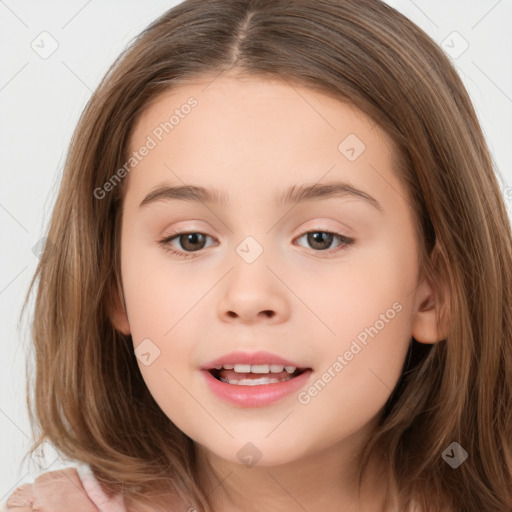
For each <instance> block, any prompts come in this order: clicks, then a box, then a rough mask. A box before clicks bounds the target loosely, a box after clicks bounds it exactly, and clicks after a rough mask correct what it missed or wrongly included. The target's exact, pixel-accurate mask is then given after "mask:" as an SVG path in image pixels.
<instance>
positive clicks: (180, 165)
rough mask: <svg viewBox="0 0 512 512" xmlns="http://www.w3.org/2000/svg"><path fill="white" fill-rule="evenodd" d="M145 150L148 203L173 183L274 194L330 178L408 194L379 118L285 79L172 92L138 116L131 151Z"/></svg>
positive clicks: (136, 180) (142, 186)
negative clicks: (154, 191) (151, 192)
mask: <svg viewBox="0 0 512 512" xmlns="http://www.w3.org/2000/svg"><path fill="white" fill-rule="evenodd" d="M145 145H146V146H148V147H149V146H150V145H151V149H150V150H149V151H145V153H146V155H145V156H144V157H143V158H142V159H140V161H137V162H136V165H135V166H133V171H132V172H130V178H129V181H130V183H131V184H130V187H129V188H132V192H133V191H135V192H137V193H138V196H139V198H140V194H142V191H145V192H146V193H147V191H148V189H149V188H151V187H152V186H154V185H156V184H158V183H161V182H163V181H169V182H174V183H177V184H189V183H193V184H204V185H209V184H217V185H219V184H220V185H224V186H221V187H219V188H222V189H229V188H230V187H231V186H232V185H233V186H236V187H237V188H238V190H239V191H240V190H241V189H245V190H246V191H247V192H248V193H249V192H250V191H251V190H253V191H256V190H259V191H263V190H264V191H265V193H266V195H268V194H270V193H271V191H272V197H274V196H275V193H274V191H275V190H276V189H282V188H284V187H285V185H286V184H288V185H293V184H295V183H304V182H311V181H321V180H324V179H325V180H326V181H332V180H339V179H343V180H344V181H349V182H350V183H352V184H354V185H356V183H359V184H362V183H363V182H366V188H367V189H368V190H369V191H371V189H372V188H373V192H374V193H375V194H377V195H378V193H377V190H376V187H381V188H382V184H383V183H384V181H388V183H390V185H391V188H395V193H396V190H397V187H398V188H400V184H399V183H398V182H397V181H396V178H395V177H394V176H393V164H394V162H393V156H394V146H393V144H392V141H391V139H390V138H389V137H388V136H387V134H386V133H385V132H384V131H383V130H381V129H380V128H379V126H378V125H376V123H375V122H374V121H373V120H372V119H371V118H369V117H368V116H366V115H365V114H364V113H363V112H361V111H360V110H359V109H357V108H356V107H355V106H353V105H351V104H350V103H347V102H342V101H340V100H337V99H335V98H333V97H330V96H328V95H325V94H322V93H319V92H315V91H312V90H310V89H307V88H304V87H300V86H297V85H292V84H288V83H286V82H284V81H279V80H270V79H263V78H239V77H233V76H219V77H217V78H215V77H210V78H205V79H202V80H198V81H195V82H191V83H188V84H182V85H179V86H178V87H176V88H175V89H173V90H170V91H166V92H165V93H162V94H161V95H160V96H159V97H157V98H155V99H154V100H153V101H152V102H151V104H149V105H148V106H147V107H146V109H145V110H144V111H143V113H142V114H141V115H140V116H139V118H138V119H137V122H136V124H135V125H134V129H133V131H132V137H131V139H130V144H129V153H130V154H132V153H133V152H137V151H139V150H140V149H141V148H142V147H143V146H145ZM376 173H377V174H376ZM372 175H373V176H372ZM379 175H380V178H379ZM371 178H372V179H371ZM376 179H377V180H379V183H378V184H377V183H376V182H375V180H376ZM383 179H384V181H383ZM393 181H394V183H393ZM180 182H181V183H180ZM285 182H286V183H285ZM372 182H373V184H372ZM388 188H389V187H388ZM139 192H140V193H139ZM387 192H388V193H389V192H390V190H388V191H387Z"/></svg>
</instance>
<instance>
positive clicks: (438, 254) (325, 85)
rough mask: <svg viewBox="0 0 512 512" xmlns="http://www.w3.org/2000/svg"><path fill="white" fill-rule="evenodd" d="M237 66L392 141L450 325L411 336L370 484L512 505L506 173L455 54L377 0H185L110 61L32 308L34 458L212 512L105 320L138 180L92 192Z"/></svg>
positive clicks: (86, 116)
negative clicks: (422, 337)
mask: <svg viewBox="0 0 512 512" xmlns="http://www.w3.org/2000/svg"><path fill="white" fill-rule="evenodd" d="M227 70H234V71H237V72H240V73H245V74H248V75H252V76H257V77H273V78H279V79H281V80H283V81H286V82H288V83H290V84H292V83H293V84H299V85H302V86H305V87H308V88H310V89H312V90H315V91H319V92H323V93H326V94H329V95H331V96H333V97H335V98H338V99H339V100H341V101H348V102H350V103H351V104H353V105H355V106H356V107H358V108H359V109H360V110H361V111H363V112H364V113H365V114H367V115H368V116H370V117H371V118H372V119H373V120H374V121H375V122H376V123H378V125H379V126H380V127H382V128H383V129H384V130H385V131H386V132H387V134H388V135H389V136H390V137H391V138H392V140H393V141H394V143H395V144H396V147H397V155H396V156H397V162H396V163H397V165H396V172H397V174H398V175H399V176H400V178H401V179H402V180H403V181H404V183H406V185H407V189H408V191H409V194H410V198H411V205H412V206H413V208H414V215H415V219H416V223H417V232H418V236H419V240H420V243H421V248H422V259H421V271H422V275H424V276H426V277H427V278H428V279H429V281H430V282H431V283H432V285H433V287H434V289H435V292H436V301H437V302H438V304H439V305H440V306H442V308H443V309H445V310H446V311H450V314H451V324H450V325H451V329H450V332H449V334H448V336H447V337H446V338H445V339H443V340H441V341H440V342H438V343H435V344H432V345H424V344H420V343H418V342H416V340H414V339H412V340H411V346H410V349H409V354H408V357H407V358H406V361H405V363H404V369H403V373H402V376H401V378H400V380H399V382H398V384H397V386H396V388H395V389H394V392H393V393H392V395H391V396H390V398H389V400H388V402H387V403H386V407H385V408H384V410H383V413H382V418H381V419H380V423H379V426H378V428H377V430H376V432H375V434H374V435H373V436H372V438H371V441H370V442H369V444H368V445H367V446H366V447H365V451H364V453H363V454H362V459H361V473H360V475H362V474H363V471H364V468H365V467H366V466H367V463H368V461H369V460H371V459H372V458H373V457H375V456H376V455H377V454H380V455H381V456H382V457H384V459H385V461H386V466H387V474H388V478H389V485H390V488H392V489H395V490H396V491H397V492H398V493H399V496H400V499H401V502H400V505H401V507H402V508H403V510H405V509H406V508H407V507H408V506H410V505H411V503H412V500H414V501H415V502H416V503H417V504H418V505H419V506H420V507H421V509H422V510H452V511H453V510H461V511H462V510H463V511H465V512H472V511H474V512H477V511H478V512H481V511H483V510H485V511H486V512H491V511H500V512H501V511H505V510H510V509H511V508H512V497H511V496H512V489H511V487H512V451H511V447H512V243H511V242H512V236H511V229H510V221H509V218H508V215H507V211H506V208H505V205H504V201H503V199H502V194H501V191H500V185H499V183H498V181H497V174H498V170H497V169H493V164H492V160H491V157H490V154H489V150H488V147H487V145H486V142H485V140H484V136H483V134H482V130H481V128H480V126H479V123H478V119H477V116H476V114H475V111H474V108H473V106H472V104H471V101H470V98H469V97H468V94H467V91H466V90H465V88H464V86H463V83H462V81H461V79H460V77H459V76H458V74H457V72H456V71H455V69H454V67H453V65H452V64H451V62H450V61H449V59H448V58H447V57H446V56H445V55H444V53H443V52H442V51H441V49H440V48H439V47H438V46H437V45H436V44H435V42H434V41H433V40H432V39H431V38H430V37H428V36H427V35H426V34H425V33H424V32H423V31H422V30H421V29H420V28H418V27H417V26H416V25H415V24H414V23H412V22H411V21H410V20H408V19H407V18H406V17H404V16H403V15H401V14H400V13H399V12H397V11H396V10H394V9H392V8H391V7H389V6H388V5H386V4H385V3H383V2H381V1H379V0H315V1H308V0H209V1H208V2H204V1H202V0H186V1H184V2H183V3H181V4H179V5H177V6H176V7H174V8H172V9H170V10H169V11H167V12H166V13H165V14H164V15H162V16H161V17H160V18H158V19H157V20H156V21H154V22H153V23H152V24H151V25H150V26H149V27H147V28H146V29H145V30H144V31H143V32H142V33H141V34H140V35H139V36H138V37H137V38H135V40H134V41H132V43H131V44H130V46H129V47H128V48H127V49H126V50H125V51H124V52H123V53H122V54H121V55H120V56H119V57H118V59H117V60H116V61H115V62H114V64H113V65H112V66H111V68H110V69H109V70H108V72H107V74H106V76H105V77H104V79H103V80H102V82H101V83H100V85H99V86H98V88H97V89H96V91H95V92H94V94H93V95H92V97H91V98H90V100H89V102H88V104H87V106H86V108H85V110H84V112H83V114H82V116H81V118H80V121H79V123H78V126H77V128H76V130H75V132H74V135H73V138H72V141H71V144H70V149H69V153H68V155H67V159H66V163H65V169H64V174H63V178H62V183H61V187H60V191H59V195H58V198H57V201H56V204H55V208H54V211H53V215H52V218H51V222H50V225H49V230H48V233H47V238H48V241H49V243H47V246H46V248H45V250H44V252H43V254H42V258H41V260H40V262H39V265H38V267H37V270H36V273H35V275H34V277H33V279H32V282H31V284H30V288H29V290H28V292H27V297H26V299H25V303H24V306H23V310H24V309H25V308H26V304H27V299H28V296H29V294H30V291H31V290H32V288H33V286H34V283H35V281H36V279H37V278H39V286H38V290H37V298H36V303H35V311H34V319H33V323H32V337H33V342H34V349H35V379H34V382H33V384H32V383H31V382H30V378H29V383H28V384H29V389H33V390H34V395H33V396H31V393H29V395H28V397H27V404H28V407H29V413H30V419H31V422H32V425H33V434H34V438H35V442H34V445H33V446H32V448H31V452H30V453H32V451H34V450H35V449H36V447H37V446H38V445H39V444H40V443H41V442H42V441H43V440H45V439H47V440H49V441H51V443H52V444H53V445H54V446H55V447H56V448H57V449H58V450H59V451H60V452H61V453H62V454H64V455H65V456H67V457H70V458H72V459H74V460H78V461H82V462H85V463H88V464H89V465H90V466H91V468H92V470H93V472H94V474H95V476H96V478H98V479H99V480H100V481H101V482H102V484H103V485H104V488H105V490H106V491H107V492H108V493H117V492H122V493H123V494H124V496H125V499H127V500H128V502H130V503H131V502H132V500H133V502H135V500H139V501H138V503H146V504H153V505H155V504H156V505H161V506H162V507H165V503H166V501H165V499H164V495H165V493H166V492H167V491H168V492H169V493H172V492H175V493H176V492H177V493H179V494H180V495H181V496H182V497H185V498H186V499H187V500H188V503H190V504H191V506H194V507H195V508H196V509H197V510H198V511H207V510H212V508H211V502H210V501H209V498H208V496H207V493H206V491H205V489H204V488H202V486H201V484H200V482H199V481H198V478H197V471H196V470H197V467H196V463H197V461H196V458H195V451H194V443H193V441H192V440H191V439H190V438H189V437H188V436H186V435H185V434H184V433H183V432H181V431H180V430H179V429H178V428H177V427H176V426H175V425H174V424H173V423H172V422H171V421H170V420H169V418H167V416H166V415H165V414H164V413H163V411H162V410H161V409H160V408H159V407H158V405H157V404H156V402H155V401H154V399H153V398H152V396H151V394H150V393H149V391H148V389H147V387H146V385H145V383H144V381H143V379H142V376H141V374H140V371H139V369H138V365H137V362H136V358H135V356H134V352H133V347H132V345H131V339H130V337H126V336H123V335H122V334H121V333H120V332H118V331H117V330H116V329H115V328H114V327H113V323H112V321H111V318H112V314H113V304H114V303H115V300H116V297H117V298H121V300H122V288H121V284H120V283H121V280H120V277H121V276H120V266H119V257H120V254H119V236H118V235H119V226H120V218H121V213H122V212H121V206H122V199H123V191H124V189H125V181H126V180H121V182H120V183H119V184H118V185H117V186H116V187H114V188H113V190H112V191H111V192H110V193H108V194H106V195H105V197H103V198H102V199H98V197H97V194H96V195H95V194H94V191H95V190H96V189H98V188H99V187H102V186H103V185H104V184H105V183H106V182H107V181H108V180H109V179H110V178H111V177H112V176H113V174H114V173H115V172H116V170H117V169H119V168H121V167H122V166H123V165H124V163H125V162H126V161H127V159H128V155H127V152H128V143H129V138H130V134H131V130H132V127H133V125H134V123H135V121H136V120H137V119H138V116H140V114H141V112H142V111H143V110H144V109H145V108H146V107H147V106H148V105H149V103H150V102H151V101H153V100H154V99H155V98H156V97H157V96H158V95H160V94H161V93H162V92H164V91H168V90H171V89H172V88H173V87H176V86H179V85H180V84H183V83H186V81H187V80H189V79H192V78H194V77H201V76H211V77H212V79H213V78H214V77H215V76H217V75H218V74H220V73H222V72H225V71H227ZM446 290H449V293H447V292H446ZM30 373H31V371H30V370H29V371H28V375H30ZM33 406H35V410H34V411H32V407H33ZM36 425H37V430H38V432H36V431H35V427H36ZM452 442H457V443H459V444H460V445H461V446H462V447H463V448H464V450H465V451H466V452H467V453H468V459H467V460H466V461H465V462H464V463H463V464H462V465H460V466H459V467H458V468H457V469H453V468H452V467H450V465H449V464H447V463H446V462H445V460H443V457H442V453H443V451H444V450H445V449H446V448H447V447H448V446H449V445H450V444H451V443H452ZM171 482H173V484H172V485H171ZM166 486H167V487H166ZM174 486H175V487H174Z"/></svg>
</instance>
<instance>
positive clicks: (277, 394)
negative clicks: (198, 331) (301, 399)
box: [202, 370, 313, 407]
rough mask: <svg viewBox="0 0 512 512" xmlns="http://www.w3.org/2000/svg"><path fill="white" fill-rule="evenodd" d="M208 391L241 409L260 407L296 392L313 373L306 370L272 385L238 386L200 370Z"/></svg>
mask: <svg viewBox="0 0 512 512" xmlns="http://www.w3.org/2000/svg"><path fill="white" fill-rule="evenodd" d="M202 372H203V373H204V375H205V378H206V382H207V384H208V386H209V387H210V389H211V390H212V391H213V392H214V393H215V394H216V395H217V396H218V397H219V398H222V399H223V400H225V401H226V402H229V403H231V404H235V405H240V406H242V407H262V406H265V405H268V404H271V403H272V402H276V401H277V400H280V399H281V398H283V397H285V396H286V395H289V394H290V393H293V392H294V391H298V390H299V389H300V388H301V387H303V386H304V385H305V384H306V382H307V381H308V380H309V377H310V376H311V374H312V373H313V371H312V370H306V371H305V372H303V373H301V374H300V375H298V376H297V377H293V378H292V379H289V380H286V381H284V382H277V383H274V384H259V385H257V386H239V385H237V384H227V383H225V382H222V381H220V380H217V379H216V378H215V377H214V376H213V375H212V374H211V373H210V372H209V371H208V370H202Z"/></svg>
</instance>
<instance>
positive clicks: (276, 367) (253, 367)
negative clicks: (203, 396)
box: [215, 364, 297, 373]
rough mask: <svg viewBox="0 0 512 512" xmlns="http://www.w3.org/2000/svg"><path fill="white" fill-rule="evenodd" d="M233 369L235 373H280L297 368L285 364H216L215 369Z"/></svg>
mask: <svg viewBox="0 0 512 512" xmlns="http://www.w3.org/2000/svg"><path fill="white" fill-rule="evenodd" d="M222 368H224V370H234V371H235V372H237V373H269V372H270V373H281V372H282V371H283V370H286V371H287V372H288V373H293V372H294V371H295V370H296V369H297V368H296V367H295V366H285V365H282V364H235V365H233V364H224V365H217V366H216V367H215V369H216V370H221V369H222Z"/></svg>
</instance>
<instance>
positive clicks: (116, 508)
mask: <svg viewBox="0 0 512 512" xmlns="http://www.w3.org/2000/svg"><path fill="white" fill-rule="evenodd" d="M82 488H83V489H82ZM84 491H85V492H84ZM11 510H12V511H13V512H17V511H18V510H19V512H26V511H27V512H28V511H30V510H38V511H40V512H68V511H69V510H74V511H75V512H98V511H101V512H127V509H126V506H125V503H124V500H123V497H122V496H120V495H117V496H114V497H113V498H109V497H108V496H107V495H106V494H105V493H104V492H103V491H102V489H101V486H100V483H99V482H98V480H96V478H94V476H93V474H92V472H91V470H90V468H89V467H88V466H79V467H77V468H73V467H72V468H66V469H59V470H53V471H48V472H46V473H43V474H41V475H39V476H38V477H37V478H36V479H35V481H34V483H32V484H30V483H26V484H22V485H20V486H19V487H18V488H16V490H15V491H14V492H13V493H12V494H11V495H10V496H8V498H7V499H6V500H5V501H3V502H2V503H0V511H1V512H3V511H11Z"/></svg>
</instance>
